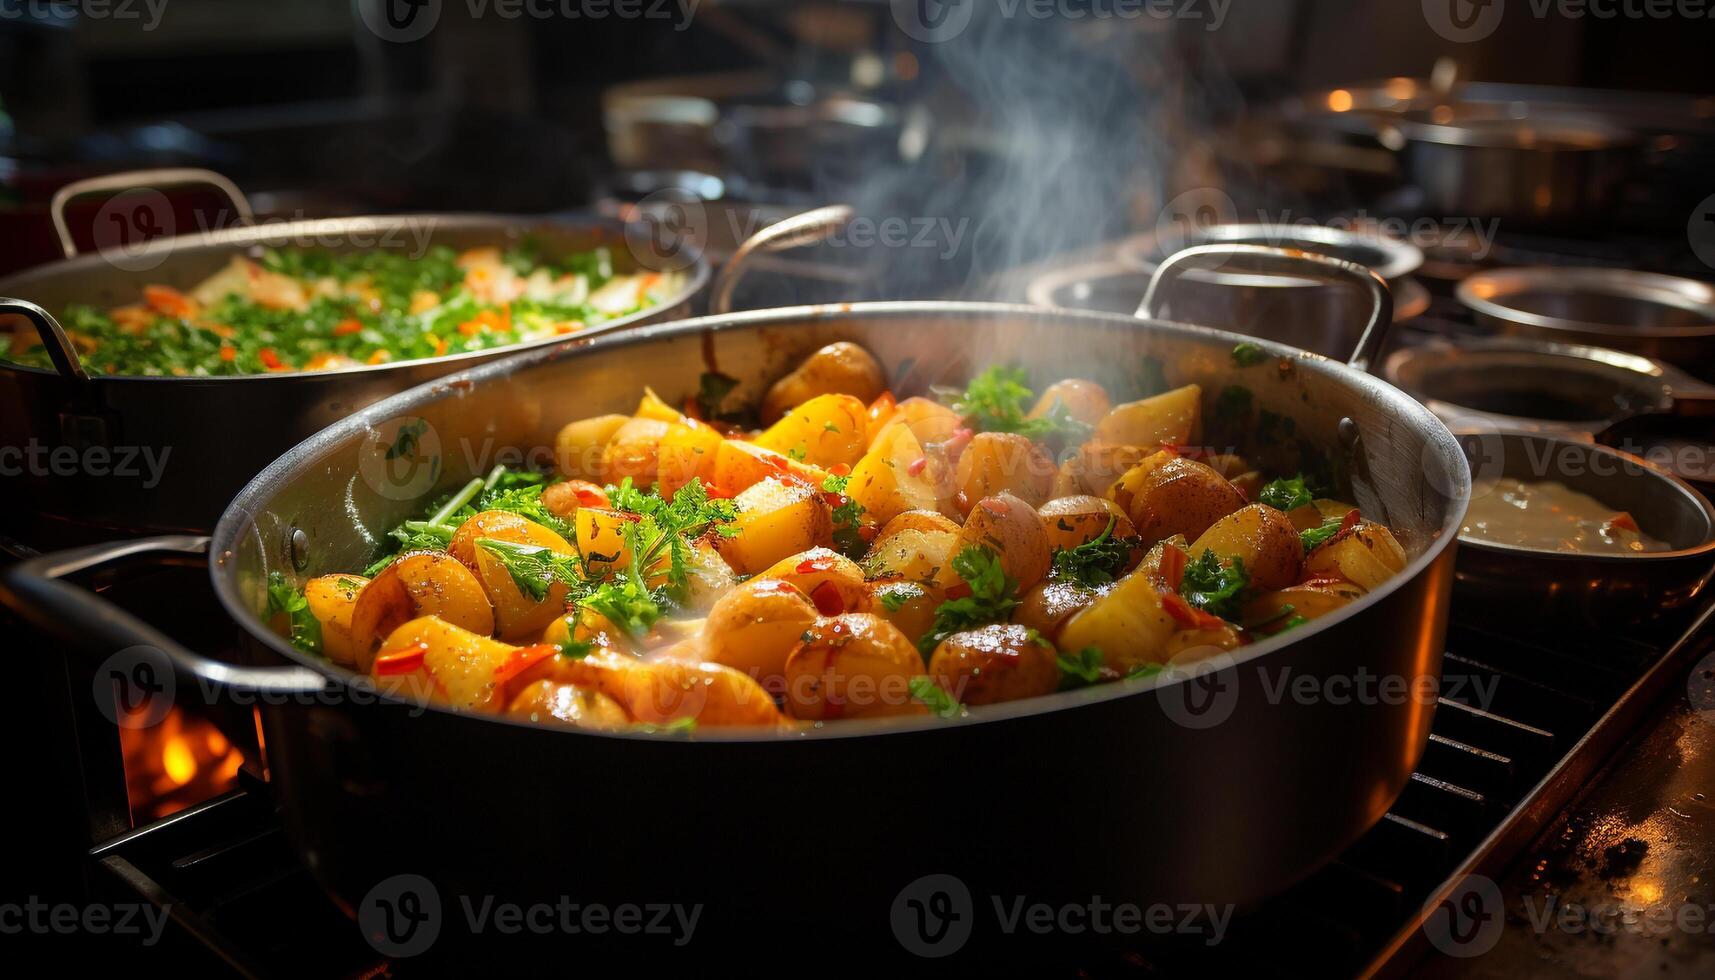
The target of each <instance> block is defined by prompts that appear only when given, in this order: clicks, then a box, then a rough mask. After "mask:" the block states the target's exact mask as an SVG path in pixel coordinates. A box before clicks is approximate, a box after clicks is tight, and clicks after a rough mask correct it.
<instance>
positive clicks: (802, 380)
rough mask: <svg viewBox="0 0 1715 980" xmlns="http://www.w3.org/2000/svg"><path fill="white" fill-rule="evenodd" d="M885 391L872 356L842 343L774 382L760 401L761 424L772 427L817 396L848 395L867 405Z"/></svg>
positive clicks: (824, 348) (822, 351)
mask: <svg viewBox="0 0 1715 980" xmlns="http://www.w3.org/2000/svg"><path fill="white" fill-rule="evenodd" d="M886 388H887V377H886V375H885V374H884V373H883V372H882V370H881V365H880V364H879V363H878V362H877V361H876V359H875V356H874V355H872V354H871V353H870V352H869V351H867V350H864V349H863V348H862V347H859V346H858V345H857V344H854V343H851V342H849V341H844V340H842V341H839V342H837V343H832V344H829V345H828V346H826V347H823V348H822V349H821V350H819V351H816V352H815V353H814V354H811V355H810V356H809V357H806V358H805V359H804V363H802V364H800V365H798V367H797V369H796V370H794V371H793V372H792V373H791V374H788V375H787V376H786V377H784V378H781V379H780V380H779V381H776V382H774V384H773V385H772V386H771V387H770V388H769V389H768V394H766V395H764V396H763V398H762V421H763V422H764V423H765V424H773V423H774V422H775V421H776V420H777V419H779V418H780V417H781V416H783V415H785V414H786V413H787V412H790V411H791V410H792V409H793V408H795V407H796V406H798V405H802V404H803V403H804V402H807V401H809V400H810V399H812V398H815V397H816V396H817V395H834V394H838V395H851V396H853V397H854V398H857V399H859V400H861V401H863V402H864V403H865V404H867V403H869V402H872V401H874V400H875V399H876V398H877V397H878V396H879V395H880V394H881V393H882V391H884V390H885V389H886Z"/></svg>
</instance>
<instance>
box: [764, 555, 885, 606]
mask: <svg viewBox="0 0 1715 980" xmlns="http://www.w3.org/2000/svg"><path fill="white" fill-rule="evenodd" d="M757 578H762V579H779V580H780V581H782V582H791V583H792V584H793V585H795V586H797V587H798V589H799V591H801V592H803V593H804V594H805V595H807V596H809V597H810V602H811V603H812V604H814V605H815V607H816V609H817V610H818V611H819V612H821V614H822V615H824V616H838V615H839V614H840V613H844V612H858V611H859V610H861V609H862V608H863V605H864V602H865V600H866V599H867V598H868V596H869V591H868V589H867V588H865V586H864V581H863V569H862V568H860V567H858V563H857V562H855V561H852V560H851V559H850V558H847V557H846V556H845V555H842V554H840V553H839V552H837V551H834V550H833V549H832V548H811V549H810V550H809V551H802V552H799V553H798V554H796V555H792V556H791V557H789V558H782V559H780V560H779V561H778V562H775V563H774V564H773V565H771V566H769V567H768V568H766V569H764V570H763V571H762V572H761V573H759V574H758V575H757Z"/></svg>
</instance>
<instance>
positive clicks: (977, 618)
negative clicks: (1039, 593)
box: [917, 545, 1018, 656]
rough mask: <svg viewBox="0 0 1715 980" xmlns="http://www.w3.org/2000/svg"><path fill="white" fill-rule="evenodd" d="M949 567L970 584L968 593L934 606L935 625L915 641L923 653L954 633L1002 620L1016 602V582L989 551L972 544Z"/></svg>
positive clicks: (932, 649)
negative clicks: (951, 566)
mask: <svg viewBox="0 0 1715 980" xmlns="http://www.w3.org/2000/svg"><path fill="white" fill-rule="evenodd" d="M953 571H955V572H957V573H959V578H961V579H963V580H964V581H965V584H966V585H968V586H970V590H971V594H970V595H968V596H964V597H962V598H959V599H949V600H948V601H946V602H943V603H941V604H940V605H939V606H937V607H936V608H935V625H934V626H932V627H931V628H930V630H929V632H928V633H925V634H924V635H923V638H922V639H921V640H919V641H918V643H917V648H918V649H919V650H921V651H922V652H923V654H924V656H928V655H929V654H931V653H934V652H935V647H937V646H939V645H940V643H941V641H942V640H945V639H946V638H947V637H949V636H952V635H953V634H954V633H960V632H963V631H965V630H968V629H972V628H974V627H977V626H983V625H986V624H988V623H998V622H1003V621H1004V620H1005V619H1006V618H1007V615H1008V614H1009V613H1011V612H1012V610H1013V608H1014V607H1016V606H1017V605H1018V599H1017V598H1016V593H1017V592H1018V583H1017V582H1014V581H1013V580H1012V579H1010V578H1008V577H1007V575H1006V571H1005V570H1004V569H1003V568H1001V564H1000V558H999V556H997V555H996V554H995V553H994V552H993V551H990V550H989V549H987V548H982V547H978V546H976V545H972V546H971V547H969V548H966V549H965V550H963V551H961V552H959V553H958V554H957V555H955V556H954V557H953Z"/></svg>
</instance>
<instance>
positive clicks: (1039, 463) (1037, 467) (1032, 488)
mask: <svg viewBox="0 0 1715 980" xmlns="http://www.w3.org/2000/svg"><path fill="white" fill-rule="evenodd" d="M953 481H954V485H955V486H956V487H957V488H958V494H959V498H958V499H959V500H960V501H961V502H962V504H963V506H964V508H965V510H966V511H967V512H968V511H969V508H971V507H972V506H975V504H976V502H977V501H978V500H981V499H982V498H984V497H992V496H995V495H996V494H999V493H1001V492H1003V491H1004V492H1009V493H1012V494H1014V495H1016V496H1017V497H1019V498H1020V499H1022V500H1024V501H1025V502H1026V503H1028V504H1030V505H1031V506H1032V507H1034V506H1036V505H1037V504H1040V503H1042V502H1043V501H1044V500H1047V499H1048V492H1049V490H1050V489H1052V488H1053V486H1054V461H1053V460H1052V459H1049V458H1048V454H1047V453H1046V452H1044V451H1043V450H1042V447H1041V446H1038V445H1037V444H1036V443H1034V442H1031V441H1030V440H1029V439H1027V438H1025V437H1024V436H1021V435H1019V434H1017V433H1015V432H979V433H977V434H976V435H975V436H974V437H972V438H971V443H970V445H968V446H966V447H965V451H964V452H963V453H962V454H960V456H959V462H958V466H957V467H955V469H954V473H953Z"/></svg>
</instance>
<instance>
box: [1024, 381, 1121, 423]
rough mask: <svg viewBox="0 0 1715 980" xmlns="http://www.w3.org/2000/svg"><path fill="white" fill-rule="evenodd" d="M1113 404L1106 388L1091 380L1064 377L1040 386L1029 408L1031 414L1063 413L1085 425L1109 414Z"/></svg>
mask: <svg viewBox="0 0 1715 980" xmlns="http://www.w3.org/2000/svg"><path fill="white" fill-rule="evenodd" d="M1113 404H1114V403H1113V399H1111V398H1109V397H1108V391H1107V389H1106V388H1103V387H1102V386H1101V385H1099V384H1096V383H1095V382H1094V381H1085V380H1083V379H1082V378H1067V379H1066V380H1065V381H1056V382H1054V383H1053V384H1051V385H1049V386H1048V387H1046V388H1044V389H1042V396H1041V397H1040V398H1038V399H1036V405H1035V407H1033V408H1031V410H1030V417H1031V418H1033V419H1037V418H1042V417H1043V416H1045V415H1047V414H1048V413H1050V412H1056V413H1064V414H1066V415H1070V416H1071V417H1072V418H1075V419H1077V420H1078V421H1080V422H1082V423H1084V424H1085V425H1091V426H1093V425H1095V424H1096V423H1097V422H1100V421H1101V420H1102V418H1103V417H1104V416H1106V415H1107V414H1108V411H1109V410H1110V409H1112V408H1113Z"/></svg>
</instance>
